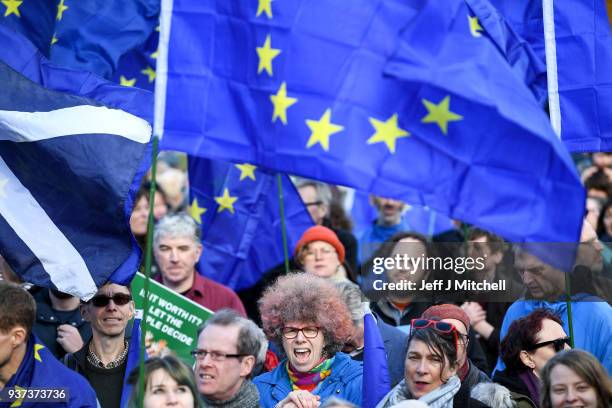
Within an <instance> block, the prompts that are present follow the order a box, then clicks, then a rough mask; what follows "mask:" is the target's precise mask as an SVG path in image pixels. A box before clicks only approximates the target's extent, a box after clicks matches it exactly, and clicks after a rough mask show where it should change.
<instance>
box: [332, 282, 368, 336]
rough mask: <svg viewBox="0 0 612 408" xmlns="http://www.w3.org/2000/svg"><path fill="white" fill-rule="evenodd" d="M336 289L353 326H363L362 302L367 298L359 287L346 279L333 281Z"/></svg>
mask: <svg viewBox="0 0 612 408" xmlns="http://www.w3.org/2000/svg"><path fill="white" fill-rule="evenodd" d="M334 285H335V286H336V289H338V292H340V296H341V297H342V300H344V303H346V307H348V310H349V312H350V314H351V320H352V321H353V324H354V325H355V326H363V305H362V302H364V301H367V298H366V297H365V296H364V295H363V293H362V292H361V289H359V286H357V285H355V284H354V283H353V282H351V281H348V280H341V281H338V282H334Z"/></svg>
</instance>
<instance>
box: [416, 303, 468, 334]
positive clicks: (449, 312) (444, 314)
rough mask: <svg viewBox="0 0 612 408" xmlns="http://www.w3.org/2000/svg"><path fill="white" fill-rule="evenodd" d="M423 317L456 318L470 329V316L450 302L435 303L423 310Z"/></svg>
mask: <svg viewBox="0 0 612 408" xmlns="http://www.w3.org/2000/svg"><path fill="white" fill-rule="evenodd" d="M421 317H422V318H423V319H432V318H434V317H437V318H438V319H441V320H442V319H457V320H459V321H460V322H461V323H463V325H464V326H465V327H466V328H467V329H468V331H469V330H470V317H469V316H468V315H467V313H465V312H464V311H463V309H461V308H460V307H459V306H456V305H451V304H443V305H435V306H432V307H430V308H429V309H427V310H425V311H424V312H423V314H422V315H421Z"/></svg>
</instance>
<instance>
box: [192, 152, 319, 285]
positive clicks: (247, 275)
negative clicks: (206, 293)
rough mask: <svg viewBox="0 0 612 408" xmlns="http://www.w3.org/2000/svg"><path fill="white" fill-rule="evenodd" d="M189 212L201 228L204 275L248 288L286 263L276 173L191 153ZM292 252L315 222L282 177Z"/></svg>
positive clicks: (201, 263) (202, 269)
mask: <svg viewBox="0 0 612 408" xmlns="http://www.w3.org/2000/svg"><path fill="white" fill-rule="evenodd" d="M188 162H189V185H190V190H191V191H190V207H189V213H190V214H191V216H192V217H193V218H194V219H195V221H196V222H197V223H198V224H200V226H201V228H202V245H203V250H202V257H201V258H200V262H199V264H198V269H199V271H200V273H202V274H203V275H205V276H207V277H209V278H211V279H213V280H215V281H217V282H220V283H222V284H224V285H227V286H229V287H231V288H232V289H234V290H241V289H246V288H249V287H251V286H252V285H254V284H255V283H256V282H257V281H259V279H260V278H261V276H262V275H263V274H264V272H266V271H267V270H269V269H271V268H273V267H274V266H276V265H278V264H279V263H280V262H282V261H283V259H284V255H283V241H282V231H281V218H280V210H279V190H278V183H277V177H276V176H275V175H274V174H272V173H270V172H269V171H266V170H262V169H260V168H258V167H257V166H254V165H252V164H249V163H237V164H230V163H225V162H220V161H214V160H207V159H201V158H197V157H191V156H190V157H189V161H188ZM282 192H283V202H284V208H285V219H286V228H287V246H288V248H289V251H292V249H293V248H294V247H295V244H296V243H297V241H298V240H299V238H300V237H301V236H302V233H303V232H304V231H305V230H306V229H308V228H309V227H311V226H312V219H311V218H310V215H309V214H308V212H307V211H306V209H305V207H304V204H303V203H302V200H301V199H300V196H299V194H298V193H297V191H296V189H295V187H294V186H293V183H291V180H289V177H287V176H286V175H283V176H282Z"/></svg>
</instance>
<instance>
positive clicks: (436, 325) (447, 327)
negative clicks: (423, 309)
mask: <svg viewBox="0 0 612 408" xmlns="http://www.w3.org/2000/svg"><path fill="white" fill-rule="evenodd" d="M410 327H411V328H412V330H419V329H425V328H427V327H433V329H434V330H435V331H437V332H439V333H442V334H449V333H452V334H453V337H454V338H455V350H456V351H457V352H459V332H458V331H457V328H456V327H455V326H453V325H452V324H450V323H446V322H441V321H440V320H429V319H412V321H411V322H410Z"/></svg>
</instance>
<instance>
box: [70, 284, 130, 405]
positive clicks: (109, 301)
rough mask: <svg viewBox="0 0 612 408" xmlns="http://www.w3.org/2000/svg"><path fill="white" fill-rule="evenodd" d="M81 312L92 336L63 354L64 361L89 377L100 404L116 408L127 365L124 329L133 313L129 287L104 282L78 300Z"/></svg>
mask: <svg viewBox="0 0 612 408" xmlns="http://www.w3.org/2000/svg"><path fill="white" fill-rule="evenodd" d="M81 314H82V316H83V318H84V319H85V320H87V321H88V322H89V323H90V325H91V332H92V338H91V340H90V341H89V342H87V344H85V346H83V348H81V349H80V350H79V351H77V352H75V353H69V354H66V356H65V357H64V364H66V365H67V366H68V367H69V368H71V369H73V370H74V371H76V372H78V373H80V374H81V375H83V376H84V377H85V378H86V379H87V381H89V384H91V386H92V388H93V389H94V390H95V391H96V394H97V395H98V400H99V401H100V405H101V406H102V408H116V407H118V406H119V405H120V403H121V391H122V389H123V384H124V378H125V375H126V372H125V370H126V367H127V353H128V340H127V339H126V338H125V331H126V327H127V324H128V322H129V321H130V320H131V319H132V318H133V317H134V301H133V300H132V294H131V292H130V289H129V288H128V287H127V286H122V285H118V284H116V283H106V284H105V285H103V286H102V287H101V288H100V289H98V292H97V293H96V294H95V296H94V297H92V298H91V299H90V300H89V301H88V302H84V303H82V304H81Z"/></svg>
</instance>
